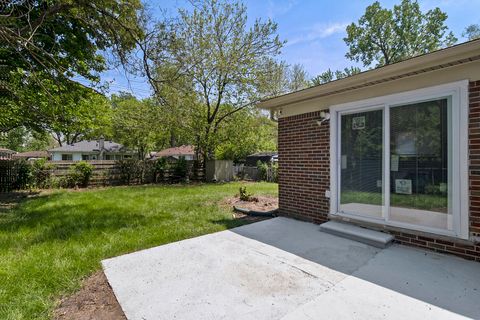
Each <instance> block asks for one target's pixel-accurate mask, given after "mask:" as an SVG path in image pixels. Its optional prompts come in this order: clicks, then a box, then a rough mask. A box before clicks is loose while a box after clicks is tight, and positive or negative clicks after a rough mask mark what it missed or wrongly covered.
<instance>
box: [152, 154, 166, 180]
mask: <svg viewBox="0 0 480 320" xmlns="http://www.w3.org/2000/svg"><path fill="white" fill-rule="evenodd" d="M168 167H169V165H168V162H167V159H165V158H160V159H158V160H156V161H155V163H154V164H153V181H154V182H159V181H163V180H164V179H165V175H166V172H167V170H168Z"/></svg>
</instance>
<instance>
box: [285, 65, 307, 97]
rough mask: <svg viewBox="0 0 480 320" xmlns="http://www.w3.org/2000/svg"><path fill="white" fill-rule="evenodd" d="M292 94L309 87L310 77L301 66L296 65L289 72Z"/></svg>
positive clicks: (289, 87)
mask: <svg viewBox="0 0 480 320" xmlns="http://www.w3.org/2000/svg"><path fill="white" fill-rule="evenodd" d="M288 75H289V84H288V89H289V91H290V92H293V91H298V90H302V89H305V88H307V87H308V86H309V84H310V83H309V80H308V79H309V76H308V73H307V71H306V70H305V68H304V67H303V66H302V65H301V64H298V63H297V64H294V65H293V66H291V67H290V70H289V72H288Z"/></svg>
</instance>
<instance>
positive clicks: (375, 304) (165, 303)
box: [102, 218, 480, 319]
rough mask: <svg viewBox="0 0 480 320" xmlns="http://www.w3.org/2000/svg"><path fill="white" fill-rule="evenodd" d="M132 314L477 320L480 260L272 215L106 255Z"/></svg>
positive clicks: (115, 283)
mask: <svg viewBox="0 0 480 320" xmlns="http://www.w3.org/2000/svg"><path fill="white" fill-rule="evenodd" d="M102 263H103V267H104V270H105V274H106V276H107V278H108V280H109V283H110V285H111V286H112V288H113V290H114V292H115V295H116V297H117V299H118V301H119V303H120V305H121V306H122V309H123V310H124V312H125V315H126V316H127V318H128V319H465V318H472V319H477V318H480V303H479V301H480V264H479V263H475V262H469V261H465V260H462V259H458V258H455V257H451V256H444V255H440V254H436V253H431V252H424V251H422V250H417V249H413V248H406V247H403V246H399V245H392V246H390V247H389V248H387V249H378V248H374V247H371V246H368V245H366V244H362V243H359V242H355V241H352V240H348V239H344V238H339V237H336V236H334V235H330V234H327V233H324V232H321V231H319V230H318V226H317V225H313V224H309V223H304V222H299V221H295V220H290V219H286V218H275V219H271V220H267V221H263V222H259V223H255V224H251V225H248V226H243V227H240V228H236V229H231V230H228V231H223V232H219V233H215V234H210V235H206V236H202V237H198V238H194V239H188V240H184V241H180V242H176V243H171V244H167V245H164V246H160V247H156V248H152V249H148V250H143V251H139V252H135V253H132V254H128V255H124V256H120V257H116V258H112V259H108V260H105V261H103V262H102Z"/></svg>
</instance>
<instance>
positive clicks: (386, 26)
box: [344, 0, 457, 67]
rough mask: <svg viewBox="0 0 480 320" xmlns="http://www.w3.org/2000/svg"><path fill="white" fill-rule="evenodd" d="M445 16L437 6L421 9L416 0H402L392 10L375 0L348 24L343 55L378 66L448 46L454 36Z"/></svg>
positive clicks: (367, 64)
mask: <svg viewBox="0 0 480 320" xmlns="http://www.w3.org/2000/svg"><path fill="white" fill-rule="evenodd" d="M446 19H447V14H446V13H444V12H442V11H441V10H440V9H439V8H435V9H432V10H429V11H427V12H422V11H421V10H420V6H419V4H418V2H417V1H415V0H402V2H401V3H400V4H399V5H395V6H394V7H393V9H391V10H390V9H385V8H382V6H381V5H380V3H379V2H378V1H376V2H374V3H373V4H372V5H370V6H368V7H367V9H366V11H365V14H364V15H363V16H362V17H361V18H360V19H359V20H358V23H352V24H350V25H349V26H347V37H345V38H344V41H345V43H346V44H347V46H348V47H349V52H348V53H347V54H346V57H347V58H349V59H351V60H353V61H356V62H362V63H363V65H364V66H365V67H368V66H371V65H372V64H374V65H375V66H377V67H378V66H383V65H386V64H391V63H394V62H398V61H401V60H405V59H407V58H410V57H413V56H417V55H420V54H424V53H428V52H431V51H434V50H437V49H439V48H442V47H446V46H450V45H452V44H454V43H455V42H456V41H457V39H456V38H455V37H454V35H453V33H452V32H449V31H448V27H447V26H446V25H445V21H446Z"/></svg>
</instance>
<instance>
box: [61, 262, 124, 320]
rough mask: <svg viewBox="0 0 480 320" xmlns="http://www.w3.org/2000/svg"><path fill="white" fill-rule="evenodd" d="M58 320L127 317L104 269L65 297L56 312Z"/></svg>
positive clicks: (106, 319)
mask: <svg viewBox="0 0 480 320" xmlns="http://www.w3.org/2000/svg"><path fill="white" fill-rule="evenodd" d="M54 319H56V320H66V319H69V320H94V319H95V320H97V319H99V320H117V319H122V320H123V319H127V318H126V317H125V315H124V314H123V311H122V309H121V308H120V305H119V304H118V301H117V299H116V298H115V295H114V294H113V290H112V288H111V287H110V285H109V284H108V281H107V278H106V277H105V274H104V273H103V271H98V272H96V273H94V274H93V275H92V276H90V277H89V278H87V279H86V280H85V281H84V282H83V285H82V289H80V291H78V292H77V293H75V294H73V295H71V296H68V297H65V298H63V299H62V300H61V301H60V305H59V306H58V308H57V309H56V310H55V312H54Z"/></svg>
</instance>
